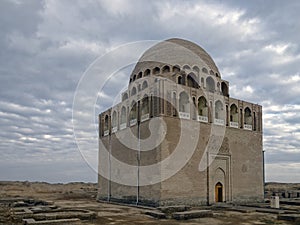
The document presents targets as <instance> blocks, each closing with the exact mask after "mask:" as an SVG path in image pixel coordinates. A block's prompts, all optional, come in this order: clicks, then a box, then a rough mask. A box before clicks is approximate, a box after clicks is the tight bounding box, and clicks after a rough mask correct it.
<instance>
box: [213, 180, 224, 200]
mask: <svg viewBox="0 0 300 225" xmlns="http://www.w3.org/2000/svg"><path fill="white" fill-rule="evenodd" d="M215 201H216V202H223V184H222V183H220V182H218V183H217V184H216V186H215Z"/></svg>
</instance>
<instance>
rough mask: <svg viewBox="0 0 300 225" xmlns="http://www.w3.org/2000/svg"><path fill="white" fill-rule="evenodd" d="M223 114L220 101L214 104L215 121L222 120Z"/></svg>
mask: <svg viewBox="0 0 300 225" xmlns="http://www.w3.org/2000/svg"><path fill="white" fill-rule="evenodd" d="M224 118H225V112H224V109H223V104H222V102H221V101H220V100H218V101H216V103H215V119H218V120H224Z"/></svg>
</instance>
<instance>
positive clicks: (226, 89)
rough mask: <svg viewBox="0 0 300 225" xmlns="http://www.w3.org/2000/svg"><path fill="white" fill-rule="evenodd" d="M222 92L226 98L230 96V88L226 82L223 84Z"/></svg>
mask: <svg viewBox="0 0 300 225" xmlns="http://www.w3.org/2000/svg"><path fill="white" fill-rule="evenodd" d="M221 91H222V94H223V95H224V96H227V97H228V96H229V93H228V86H227V84H226V83H225V82H222V84H221Z"/></svg>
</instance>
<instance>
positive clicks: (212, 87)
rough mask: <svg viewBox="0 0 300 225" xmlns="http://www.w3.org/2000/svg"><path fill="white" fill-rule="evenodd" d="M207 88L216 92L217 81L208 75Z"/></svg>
mask: <svg viewBox="0 0 300 225" xmlns="http://www.w3.org/2000/svg"><path fill="white" fill-rule="evenodd" d="M206 89H207V90H208V91H210V92H214V91H215V89H216V88H215V81H214V79H213V78H211V77H207V78H206Z"/></svg>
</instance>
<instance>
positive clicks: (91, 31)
mask: <svg viewBox="0 0 300 225" xmlns="http://www.w3.org/2000/svg"><path fill="white" fill-rule="evenodd" d="M299 7H300V2H297V1H289V2H287V3H285V4H282V2H281V1H272V4H269V2H261V1H259V2H258V1H251V2H250V1H248V2H236V1H226V2H219V1H211V2H207V1H168V0H167V1H151V2H149V1H137V2H134V4H133V2H132V1H129V0H126V1H107V0H101V1H93V0H90V1H85V2H84V3H83V2H82V1H30V0H29V1H24V2H23V1H8V0H4V1H1V3H0V26H1V33H0V47H1V51H0V74H1V76H0V116H1V119H0V126H1V128H2V129H1V130H0V138H1V143H0V149H1V159H0V162H1V163H0V165H4V164H3V163H4V162H7V161H14V162H15V163H16V164H17V163H20V165H24V168H26V169H24V170H22V169H20V168H18V169H14V167H13V164H5V165H7V167H4V166H3V169H1V170H0V171H1V173H0V179H21V178H20V177H21V176H17V175H16V174H18V173H20V174H23V176H22V177H24V179H26V177H27V178H28V179H43V178H42V177H41V176H39V175H37V174H36V176H35V173H37V172H35V171H38V170H39V168H42V165H43V163H49V161H51V163H50V164H47V166H48V168H49V170H47V173H46V174H47V177H48V179H49V180H51V181H55V179H56V178H55V177H57V180H59V181H62V180H63V181H69V180H73V178H74V176H73V175H72V173H71V171H72V169H73V170H74V171H78V168H81V169H82V170H83V171H85V172H86V173H89V172H90V171H89V169H88V167H87V166H86V165H85V164H84V163H82V162H83V159H82V158H81V156H80V152H79V151H78V149H77V147H76V144H75V142H74V137H73V126H72V102H73V97H74V94H75V90H76V87H77V85H78V82H79V80H80V78H81V76H82V74H83V73H84V72H85V71H86V69H87V68H88V66H89V65H90V64H91V63H92V62H93V61H94V60H95V59H96V58H97V57H99V56H103V55H104V54H106V53H107V52H109V51H110V50H112V49H114V48H116V47H117V46H119V45H120V44H125V43H127V42H135V41H140V40H163V39H167V38H170V37H181V38H184V39H188V40H191V41H193V42H195V43H197V44H199V45H200V46H202V47H203V48H204V49H206V50H207V52H209V54H210V55H211V56H212V58H213V59H214V60H215V62H216V64H217V66H218V68H219V70H220V72H221V75H222V78H223V79H225V80H228V81H229V82H230V95H231V97H234V98H239V99H240V98H241V99H243V100H246V101H251V102H254V103H259V104H262V105H263V110H264V114H263V116H264V149H265V150H266V160H267V161H266V163H267V177H268V179H269V180H270V181H272V180H276V181H280V180H282V181H298V182H300V178H299V177H297V176H296V175H295V176H293V177H292V176H289V177H292V178H289V177H285V174H289V173H291V174H296V173H298V174H300V173H299V172H300V171H299V165H298V164H297V159H299V156H300V153H299V143H300V140H299V136H300V135H299V132H300V117H299V115H300V99H299V96H300V89H299V85H300V74H299V71H300V70H299V65H300V47H299V39H300V24H299V23H297V21H299V19H300V18H299V17H300V15H299V12H298V9H299ZM126 66H127V65H126ZM131 69H132V65H129V66H128V67H126V68H120V70H119V71H115V73H114V76H112V77H111V78H110V80H108V81H107V83H106V84H105V85H104V88H103V90H99V91H98V99H97V102H95V118H97V114H98V113H99V112H101V111H102V110H104V109H105V108H107V107H109V106H110V105H111V104H113V102H114V101H115V99H119V97H117V96H118V95H120V91H118V90H122V89H124V87H126V85H127V84H128V77H129V74H130V70H131ZM97 82H98V81H97ZM87 119H88V118H87ZM93 120H94V118H92V119H91V121H92V122H91V123H92V124H91V125H92V126H94V125H95V124H94V123H93ZM75 122H76V121H75ZM95 123H96V122H95ZM82 132H86V131H85V130H83V131H82ZM85 141H86V142H87V143H88V142H89V140H85ZM96 152H97V150H91V157H92V156H93V154H95V153H96ZM74 161H76V163H74ZM63 163H66V165H68V171H69V173H68V174H69V175H70V178H68V177H66V176H65V175H64V174H63V173H61V172H59V169H57V170H55V169H54V170H53V171H52V172H51V170H50V168H51V167H55V168H56V167H57V168H61V169H66V167H64V166H63V165H62V164H63ZM276 165H277V166H278V167H276ZM30 166H31V167H32V169H30ZM297 166H298V167H297ZM71 177H72V178H71ZM80 177H83V175H80ZM89 178H90V179H91V180H92V181H96V180H95V179H94V178H95V176H94V175H92V176H89ZM74 179H75V178H74Z"/></svg>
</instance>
